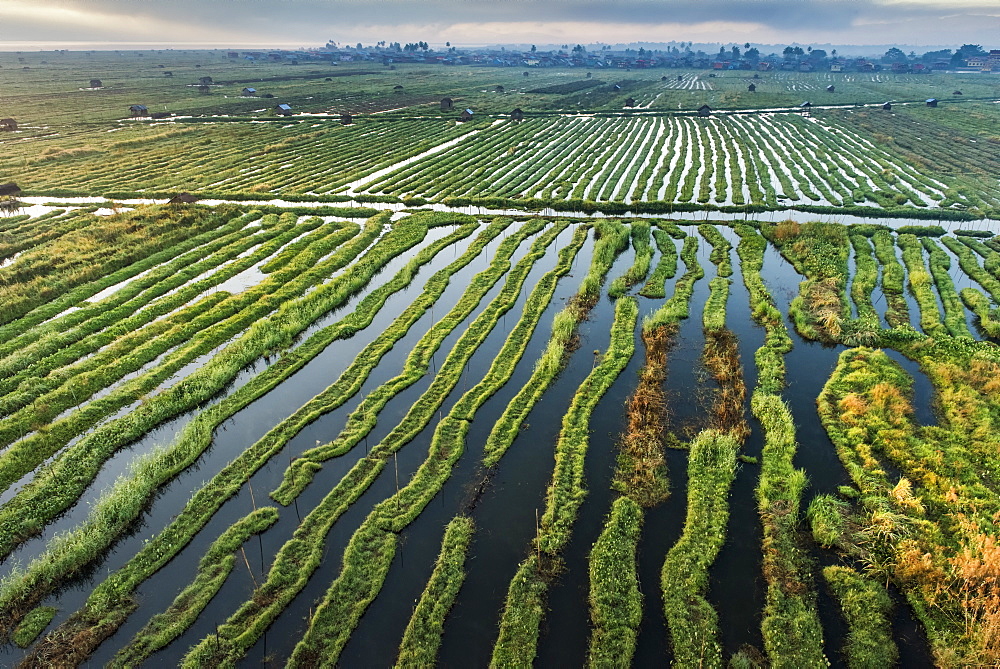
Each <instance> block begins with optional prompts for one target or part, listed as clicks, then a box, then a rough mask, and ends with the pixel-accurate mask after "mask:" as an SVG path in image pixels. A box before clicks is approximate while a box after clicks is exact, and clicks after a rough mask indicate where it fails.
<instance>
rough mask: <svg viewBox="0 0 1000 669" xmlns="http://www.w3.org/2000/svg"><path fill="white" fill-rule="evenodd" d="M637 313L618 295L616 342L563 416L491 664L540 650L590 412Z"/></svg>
mask: <svg viewBox="0 0 1000 669" xmlns="http://www.w3.org/2000/svg"><path fill="white" fill-rule="evenodd" d="M638 314H639V306H638V303H637V302H636V300H635V299H634V298H629V297H622V298H619V299H618V301H617V302H616V304H615V320H614V323H613V324H612V326H611V345H610V346H609V347H608V351H607V353H606V354H605V355H604V356H603V357H602V359H601V362H600V363H599V364H598V365H597V366H596V367H594V369H593V370H592V371H591V373H590V374H589V375H588V376H587V378H586V379H584V381H583V383H581V384H580V387H579V388H578V389H577V392H576V394H575V395H574V396H573V400H572V402H571V403H570V407H569V410H568V411H567V412H566V415H565V416H563V422H562V429H561V430H560V432H559V440H558V441H557V443H556V462H555V468H554V470H553V472H552V482H551V483H550V485H549V489H548V493H547V494H546V504H545V513H544V514H543V515H542V522H541V527H540V530H539V533H538V536H537V537H536V539H535V542H534V543H535V551H534V554H533V555H531V556H530V557H529V558H528V559H527V560H526V561H524V562H522V563H521V566H520V567H519V568H518V572H517V575H515V577H514V580H513V581H512V582H511V586H510V590H509V591H508V594H507V602H506V605H505V607H504V612H503V615H502V617H501V620H500V636H499V638H498V639H497V643H496V645H495V646H494V648H493V658H492V660H491V666H494V667H505V666H516V665H525V664H528V663H530V662H531V660H532V658H534V656H535V653H536V652H537V644H538V629H539V628H538V626H539V625H540V624H541V618H542V615H543V612H544V607H542V608H539V607H538V601H539V600H540V599H541V600H544V594H545V591H546V590H547V581H548V577H549V575H550V574H551V569H552V567H553V566H554V565H556V564H558V562H559V561H560V558H559V554H560V553H561V551H562V549H563V548H564V547H565V545H566V544H567V543H568V542H569V539H570V536H571V534H572V530H573V524H574V522H575V520H576V515H577V512H578V510H579V508H580V505H581V504H583V498H584V496H585V495H586V488H585V487H584V481H583V468H584V460H585V458H586V454H587V448H588V446H589V443H590V435H589V425H590V416H591V413H592V412H593V410H594V407H595V406H596V405H597V403H598V401H599V400H600V399H601V397H602V396H603V395H604V393H605V392H606V391H607V389H608V388H609V387H610V386H611V384H612V383H613V382H614V381H615V379H617V378H618V375H619V374H620V373H621V371H622V370H623V369H624V368H625V365H626V364H627V363H628V361H629V359H630V358H631V357H632V353H633V351H634V349H635V335H634V330H635V324H636V319H637V318H638Z"/></svg>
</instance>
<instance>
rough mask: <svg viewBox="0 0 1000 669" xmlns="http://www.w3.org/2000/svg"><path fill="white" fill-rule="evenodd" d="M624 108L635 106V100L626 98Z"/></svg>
mask: <svg viewBox="0 0 1000 669" xmlns="http://www.w3.org/2000/svg"><path fill="white" fill-rule="evenodd" d="M625 106H626V107H634V106H635V98H628V99H627V100H625Z"/></svg>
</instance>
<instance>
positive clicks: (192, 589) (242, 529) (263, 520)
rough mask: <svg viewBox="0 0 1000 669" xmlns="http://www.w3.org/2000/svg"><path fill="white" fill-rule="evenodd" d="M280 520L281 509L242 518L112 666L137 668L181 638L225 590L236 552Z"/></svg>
mask: <svg viewBox="0 0 1000 669" xmlns="http://www.w3.org/2000/svg"><path fill="white" fill-rule="evenodd" d="M277 520H278V510H277V509H275V508H274V507H271V506H265V507H262V508H260V509H257V510H256V511H254V512H252V513H251V514H250V515H248V516H245V517H244V518H241V519H240V520H238V521H236V522H235V523H233V524H232V525H230V526H229V528H228V529H226V531H225V532H223V533H222V535H221V536H220V537H219V538H218V539H216V540H215V541H214V542H212V545H211V546H210V547H209V549H208V551H207V552H206V553H205V555H204V556H203V557H202V558H201V562H199V563H198V573H197V575H195V578H194V580H193V581H192V582H191V583H190V584H189V585H188V586H187V587H186V588H184V589H183V590H181V592H180V594H178V595H177V597H175V598H174V601H173V603H171V604H170V606H169V607H168V608H167V610H166V611H164V612H163V613H159V614H157V615H155V616H153V617H152V618H151V619H150V621H149V622H148V623H146V625H145V627H143V628H142V629H141V630H139V631H138V632H137V633H136V635H135V636H134V637H132V640H131V641H130V642H129V644H128V645H127V646H125V647H124V648H122V649H121V650H120V651H118V653H117V654H115V657H114V659H113V660H112V661H111V662H110V663H109V664H108V666H109V667H134V666H138V665H139V664H141V663H142V662H144V661H146V659H148V658H149V656H151V655H152V654H153V653H155V652H156V651H158V650H159V649H161V648H163V647H165V646H166V645H167V644H169V643H170V642H172V641H173V640H174V639H176V638H177V637H179V636H180V635H181V634H182V633H183V632H184V631H185V630H186V629H187V628H188V627H190V626H191V624H192V623H193V622H194V621H195V620H196V619H197V618H198V616H199V615H201V612H202V611H203V610H204V609H205V607H206V606H208V603H209V602H210V601H211V600H212V598H213V597H215V595H216V593H218V592H219V590H220V589H221V588H222V584H223V583H225V582H226V579H227V578H228V577H229V574H230V573H231V572H232V571H233V566H234V565H235V564H236V555H235V552H236V551H237V550H239V548H240V546H242V545H243V544H244V543H245V542H246V540H247V539H249V538H250V537H252V536H253V535H255V534H260V533H261V532H263V531H264V530H266V529H267V528H269V527H271V525H273V524H274V523H275V522H277Z"/></svg>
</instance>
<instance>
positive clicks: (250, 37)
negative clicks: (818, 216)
mask: <svg viewBox="0 0 1000 669" xmlns="http://www.w3.org/2000/svg"><path fill="white" fill-rule="evenodd" d="M327 40H333V41H336V42H338V43H342V44H355V43H357V42H361V43H363V44H366V45H367V44H374V43H375V42H377V41H379V40H385V41H389V42H392V41H398V42H403V43H406V42H416V41H425V42H428V43H430V44H431V45H432V46H443V45H444V43H445V42H451V44H452V45H456V46H480V45H487V44H538V45H547V44H577V43H581V44H595V43H603V44H628V43H636V42H670V41H693V42H695V43H715V42H718V43H726V44H729V43H736V44H743V43H745V42H750V43H753V44H769V45H770V44H791V43H798V44H804V45H807V44H817V45H819V44H833V45H837V44H840V45H850V44H855V45H888V44H899V45H908V46H913V47H919V46H935V47H936V46H957V45H961V44H965V43H972V44H981V45H982V46H983V47H984V48H986V49H989V48H1000V0H728V1H723V0H604V1H597V0H424V1H417V0H0V50H3V51H6V50H17V49H29V48H101V45H106V46H110V47H112V48H113V47H114V46H115V45H121V46H122V47H123V48H126V47H127V48H141V47H143V46H145V47H147V48H163V47H170V46H175V47H184V46H190V47H221V48H225V47H230V48H237V47H250V46H254V47H271V48H277V47H285V48H295V47H314V46H321V45H322V44H324V43H326V41H327Z"/></svg>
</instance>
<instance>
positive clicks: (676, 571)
mask: <svg viewBox="0 0 1000 669" xmlns="http://www.w3.org/2000/svg"><path fill="white" fill-rule="evenodd" d="M739 448H740V443H739V442H738V441H737V440H736V439H735V438H734V437H733V436H732V435H729V434H726V433H723V432H718V431H716V430H705V431H703V432H701V433H699V434H698V435H697V436H696V437H695V438H694V439H693V440H692V441H691V445H690V450H689V453H688V484H687V485H688V488H687V490H688V503H687V517H686V519H685V521H684V531H683V533H682V534H681V537H680V538H679V539H678V540H677V543H675V544H674V546H673V547H672V548H671V549H670V551H669V552H668V553H667V557H666V560H665V561H664V563H663V569H662V570H661V572H660V584H661V587H662V590H663V612H664V615H665V616H666V620H667V630H668V632H669V634H670V645H671V648H672V649H673V656H674V659H673V661H674V663H675V664H677V665H679V666H685V667H693V666H698V667H722V666H724V663H723V661H722V645H721V644H720V642H719V623H718V614H717V613H716V611H715V609H714V608H713V607H712V605H711V603H710V602H709V601H708V600H707V599H706V597H705V594H706V592H707V591H708V569H709V567H711V565H712V563H713V562H714V561H715V557H716V556H717V555H718V553H719V550H720V549H721V548H722V544H723V543H724V541H725V538H726V526H727V523H728V521H729V489H730V487H731V486H732V483H733V480H734V479H735V477H736V454H737V452H738V451H739Z"/></svg>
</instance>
